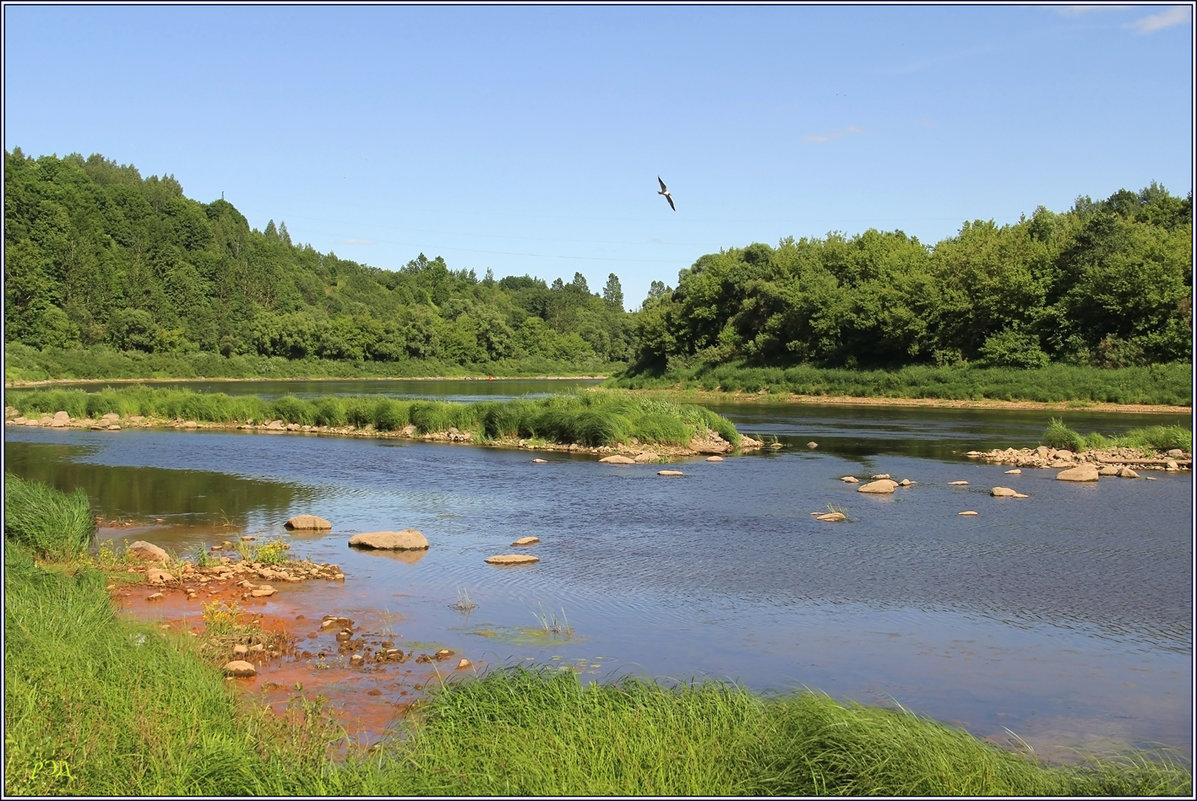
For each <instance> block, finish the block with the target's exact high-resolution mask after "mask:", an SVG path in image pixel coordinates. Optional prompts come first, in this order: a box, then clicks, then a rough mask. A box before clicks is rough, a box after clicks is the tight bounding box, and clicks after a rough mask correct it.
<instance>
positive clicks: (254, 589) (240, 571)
mask: <svg viewBox="0 0 1197 801" xmlns="http://www.w3.org/2000/svg"><path fill="white" fill-rule="evenodd" d="M213 547H214V548H216V547H221V546H213ZM125 552H126V554H127V555H128V556H130V557H132V558H133V559H136V560H137V561H139V562H142V563H144V564H142V565H140V566H138V567H131V568H129V571H130V572H133V573H140V572H144V573H145V576H146V583H147V584H150V585H151V586H154V587H172V586H178V587H181V588H182V589H183V590H184V592H186V593H187V597H188V598H195V597H196V596H197V595H198V590H196V589H195V588H194V587H191V586H187V585H188V584H196V585H199V586H200V587H201V588H202V587H203V586H204V585H206V584H217V583H219V584H224V583H227V582H230V581H235V583H236V586H239V587H241V588H242V590H243V592H242V598H243V599H247V598H266V597H269V596H271V595H274V594H275V593H276V592H277V589H276V588H275V587H274V586H273V585H272V584H262V583H258V582H257V581H253V580H251V579H259V580H261V581H266V582H275V583H276V584H277V583H297V582H300V581H308V580H311V579H326V580H330V581H344V579H345V574H344V573H342V572H341V569H340V568H339V567H337V566H336V565H321V564H313V563H310V562H287V563H284V564H281V565H267V564H263V563H261V562H245V561H241V560H234V559H231V558H229V557H227V556H221V557H218V560H219V561H218V563H217V564H215V565H209V566H207V567H196V566H195V565H193V564H192V563H190V562H183V563H182V564H181V565H180V567H179V568H178V569H177V570H176V571H174V572H172V571H170V570H167V569H165V568H164V567H162V565H165V564H168V563H170V562H171V558H170V555H169V554H167V553H166V551H164V550H163V549H162V548H159V547H158V546H157V545H154V544H153V543H150V542H145V541H142V540H138V541H136V542H132V543H130V544H129V545H128V546H127V548H126V549H125ZM176 574H177V575H176ZM238 577H240V580H237V579H238ZM161 597H163V595H162V593H161V592H159V593H156V594H155V595H151V596H149V599H150V600H157V599H158V598H161Z"/></svg>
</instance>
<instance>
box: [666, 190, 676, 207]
mask: <svg viewBox="0 0 1197 801" xmlns="http://www.w3.org/2000/svg"><path fill="white" fill-rule="evenodd" d="M665 199H666V200H668V201H669V208H671V209H673V210H674V211H677V206H675V205H673V196H672V195H670V194H669V193H668V192H666V193H665Z"/></svg>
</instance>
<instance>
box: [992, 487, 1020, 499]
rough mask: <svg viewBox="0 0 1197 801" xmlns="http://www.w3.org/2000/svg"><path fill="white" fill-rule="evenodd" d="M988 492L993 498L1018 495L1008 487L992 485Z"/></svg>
mask: <svg viewBox="0 0 1197 801" xmlns="http://www.w3.org/2000/svg"><path fill="white" fill-rule="evenodd" d="M989 494H990V495H992V496H993V497H995V498H1013V497H1015V496H1016V495H1018V493H1017V492H1015V491H1014V490H1012V489H1010V488H1009V487H994V488H993V489H991V490H990V491H989Z"/></svg>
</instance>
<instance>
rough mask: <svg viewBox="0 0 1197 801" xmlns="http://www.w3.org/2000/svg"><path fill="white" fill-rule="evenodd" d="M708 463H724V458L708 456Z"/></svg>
mask: <svg viewBox="0 0 1197 801" xmlns="http://www.w3.org/2000/svg"><path fill="white" fill-rule="evenodd" d="M707 461H708V462H722V461H723V457H722V456H708V457H707Z"/></svg>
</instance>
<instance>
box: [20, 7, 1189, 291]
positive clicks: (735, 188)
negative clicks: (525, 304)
mask: <svg viewBox="0 0 1197 801" xmlns="http://www.w3.org/2000/svg"><path fill="white" fill-rule="evenodd" d="M1192 116H1193V4H1191V3H1185V4H1180V5H1140V4H1131V5H1121V6H1101V7H1097V6H1071V5H1038V6H1028V5H953V6H944V5H905V6H892V5H891V6H875V5H874V6H870V5H803V4H789V5H748V6H745V5H734V6H733V5H715V6H712V5H634V4H625V5H555V6H531V5H498V4H495V5H405V4H387V5H351V6H345V5H252V4H250V5H235V6H233V5H215V4H209V5H204V4H196V5H187V6H183V5H174V6H171V5H161V6H141V5H132V6H121V5H55V4H42V5H32V4H19V3H17V4H7V3H6V4H5V6H4V147H5V150H6V151H11V150H12V149H13V148H14V147H20V148H21V150H22V151H23V152H24V153H25V155H27V156H42V155H49V154H57V155H59V156H65V155H68V154H70V153H79V154H81V155H83V156H85V157H86V156H88V155H91V154H92V153H99V154H100V155H102V156H104V157H105V158H107V159H110V160H112V161H116V162H118V163H120V164H132V165H134V166H135V167H137V168H138V170H140V172H141V175H142V176H143V177H149V176H151V175H166V174H170V175H173V176H174V177H175V178H176V179H177V180H178V181H179V183H180V184H182V186H183V192H184V194H185V195H186V196H187V197H189V198H192V199H195V200H199V201H202V202H205V203H206V202H210V201H213V200H216V199H218V198H220V197H221V196H222V194H223V196H224V197H225V199H226V200H228V201H229V202H231V203H232V204H234V205H235V206H236V207H237V208H238V209H239V210H240V211H241V212H242V213H243V214H244V215H245V216H246V217H247V218H248V219H249V223H250V225H251V226H252V227H254V228H257V229H259V230H261V229H264V228H265V227H266V225H267V223H268V222H269V221H270V220H274V221H275V222H276V223H279V222H285V223H286V225H287V229H288V232H289V233H290V235H291V238H292V240H293V241H294V242H295V243H297V244H302V243H306V244H310V245H311V246H312V247H313V248H315V249H316V250H318V251H320V252H323V253H328V252H334V253H336V254H337V255H338V256H340V257H341V258H346V259H352V260H354V261H357V262H360V263H363V264H369V265H372V266H375V267H382V268H385V269H398V268H400V267H402V266H403V265H405V264H407V262H409V261H410V260H412V259H414V258H415V257H416V256H417V255H418V254H420V253H424V254H425V255H427V256H428V257H429V258H432V257H435V256H442V257H443V258H444V259H445V261H446V263H447V264H448V266H449V268H450V269H453V270H458V269H463V268H464V269H473V270H474V271H476V273H477V275H478V277H479V278H482V277H483V276H484V275H485V273H486V270H487V269H488V268H490V269H492V270H493V271H494V275H495V277H496V278H502V277H503V276H506V275H531V276H533V277H536V278H542V279H544V280H545V281H546V282H549V283H551V282H552V281H553V280H554V279H555V278H562V279H563V280H565V281H566V282H567V283H568V282H569V281H571V280H573V277H574V274H575V273H581V274H582V275H584V276H585V277H586V280H587V282H588V284H589V287H590V289H591V291H593V292H601V291H602V288H603V286H604V285H605V284H606V281H607V277H608V275H609V274H611V273H614V274H615V275H617V276H618V277H619V279H620V282H621V284H622V286H623V291H624V298H625V303H626V305H627V306H628V307H629V308H632V309H634V308H638V307H639V305H640V303H641V301H643V300H644V298H645V296H646V295H647V292H648V288H649V285H650V283H651V282H652V281H654V280H657V281H661V282H663V283H665V284H666V285H668V286H671V287H673V286H676V285H677V277H678V272H679V270H682V269H684V268H686V267H689V266H690V265H692V264H693V263H694V262H695V260H697V259H698V258H699V257H700V256H702V255H704V254H707V253H717V252H719V251H720V250H724V249H727V248H733V247H744V246H746V245H749V244H751V243H753V242H764V243H766V244H769V245H777V243H778V242H779V241H780V240H781V239H783V238H785V237H789V236H792V237H794V238H801V237H815V238H822V237H825V236H826V235H827V234H828V233H829V232H834V231H839V232H842V233H844V234H845V235H847V236H852V235H854V234H858V233H861V232H863V231H865V230H867V229H869V228H877V229H880V230H884V231H891V230H895V229H898V230H902V231H904V232H906V233H907V234H909V235H912V236H916V237H918V238H919V240H920V241H922V242H923V243H925V244H931V245H933V244H935V243H936V242H939V241H941V240H943V239H945V238H948V237H951V236H954V235H955V234H956V233H957V232H958V231H959V229H960V226H961V224H962V223H963V222H964V221H966V220H970V221H971V220H977V219H981V220H994V221H995V222H996V223H998V224H999V225H1004V224H1008V223H1013V222H1016V221H1017V220H1018V219H1019V216H1020V215H1022V214H1026V215H1028V216H1029V215H1030V214H1031V213H1033V212H1034V210H1035V208H1036V207H1037V206H1040V205H1042V206H1046V207H1047V208H1048V209H1050V210H1052V211H1066V210H1068V209H1069V208H1071V207H1072V204H1073V202H1074V201H1075V199H1076V198H1077V197H1078V196H1080V195H1088V196H1090V197H1092V198H1093V199H1094V200H1099V199H1104V198H1106V197H1108V196H1109V195H1111V194H1113V193H1114V192H1116V191H1118V190H1119V189H1131V190H1133V191H1137V190H1139V189H1141V188H1143V187H1145V186H1147V185H1148V184H1150V183H1151V182H1152V181H1157V182H1158V183H1160V184H1162V185H1163V186H1164V187H1165V188H1167V189H1168V191H1170V192H1171V193H1172V194H1173V195H1177V196H1184V195H1186V194H1188V193H1189V192H1190V191H1192V184H1193V130H1192ZM658 175H659V176H660V177H661V178H663V179H664V180H665V182H666V183H667V184H668V185H669V188H670V190H671V192H672V193H673V198H674V200H675V202H676V204H677V211H676V212H675V211H671V210H670V209H669V206H668V204H667V203H666V201H665V199H664V198H663V197H661V196H659V195H658V194H657V188H658V187H657V177H658Z"/></svg>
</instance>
